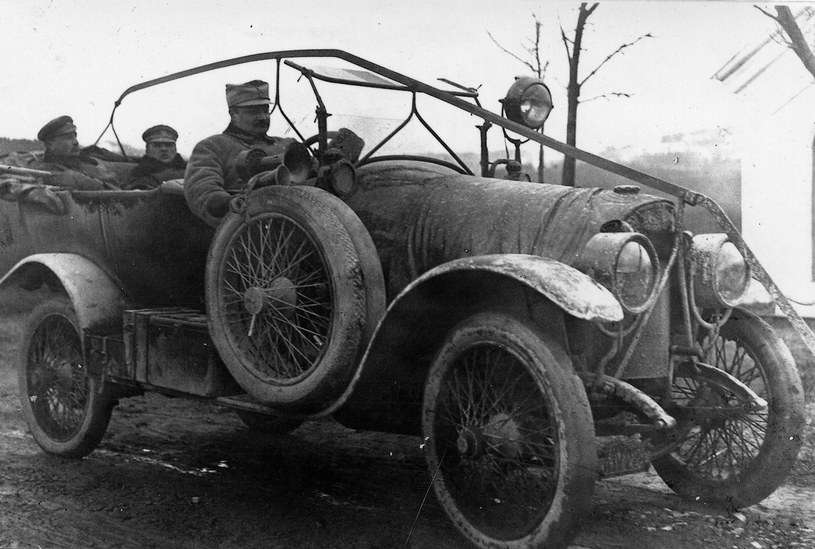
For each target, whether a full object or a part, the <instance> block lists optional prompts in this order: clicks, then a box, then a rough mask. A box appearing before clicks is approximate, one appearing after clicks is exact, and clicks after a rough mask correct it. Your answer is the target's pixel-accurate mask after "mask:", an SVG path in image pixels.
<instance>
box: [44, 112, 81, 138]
mask: <svg viewBox="0 0 815 549" xmlns="http://www.w3.org/2000/svg"><path fill="white" fill-rule="evenodd" d="M75 131H76V126H74V120H73V118H71V117H70V116H60V117H59V118H54V119H53V120H51V121H50V122H49V123H47V124H46V125H45V126H43V127H42V129H41V130H40V131H39V132H37V139H39V140H40V141H51V140H52V139H54V138H55V137H57V136H60V135H65V134H68V133H73V132H75Z"/></svg>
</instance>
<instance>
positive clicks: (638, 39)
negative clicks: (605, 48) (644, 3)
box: [580, 32, 653, 86]
mask: <svg viewBox="0 0 815 549" xmlns="http://www.w3.org/2000/svg"><path fill="white" fill-rule="evenodd" d="M645 38H653V35H652V34H651V33H650V32H649V33H646V34H643V35H642V36H640V37H639V38H637V39H636V40H634V41H633V42H628V43H627V44H623V45H621V46H620V47H619V48H617V49H616V50H614V51H613V52H611V53H610V54H608V55H607V56H606V58H605V59H603V60H602V61H601V62H600V64H599V65H597V66H596V67H595V68H594V70H593V71H591V72H590V73H589V74H588V75H587V76H586V78H584V79H583V80H581V81H580V85H581V86H582V85H583V84H585V83H586V82H587V81H588V79H589V78H591V77H592V76H594V75H595V74H597V71H599V70H600V69H601V68H602V67H603V65H605V64H606V63H608V62H609V61H611V59H612V58H613V57H614V56H616V55H618V54H619V55H624V52H623V50H625V49H626V48H630V47H631V46H633V45H634V44H636V43H637V42H639V41H640V40H643V39H645Z"/></svg>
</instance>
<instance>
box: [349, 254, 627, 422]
mask: <svg viewBox="0 0 815 549" xmlns="http://www.w3.org/2000/svg"><path fill="white" fill-rule="evenodd" d="M483 310H493V311H504V312H506V313H508V314H512V315H513V316H516V317H517V318H520V319H524V320H529V321H532V322H534V323H535V324H536V325H537V326H538V327H539V329H541V330H542V331H543V332H544V333H546V334H547V335H548V336H550V337H552V338H553V340H556V341H558V342H559V343H560V344H561V345H562V346H563V348H564V349H568V348H569V347H568V341H567V338H566V330H565V325H564V318H565V316H566V315H571V316H574V317H576V318H579V319H583V320H586V321H591V322H611V321H618V320H621V319H622V318H623V311H622V308H621V307H620V304H619V303H618V302H617V300H616V299H615V298H614V296H613V295H612V294H611V292H609V291H608V290H607V289H605V288H604V287H602V286H600V285H599V284H598V283H596V282H595V281H594V280H592V279H591V278H590V277H589V276H587V275H585V274H583V273H581V272H580V271H578V270H576V269H574V268H573V267H569V266H568V265H565V264H563V263H560V262H557V261H554V260H551V259H546V258H541V257H538V256H531V255H523V254H501V255H485V256H478V257H470V258H462V259H458V260H455V261H451V262H449V263H445V264H443V265H439V266H438V267H436V268H434V269H431V270H430V271H428V272H426V273H425V274H423V275H422V276H421V277H419V278H417V279H416V280H415V281H413V282H412V283H411V284H410V285H408V286H407V287H406V288H405V289H404V290H403V291H402V292H401V293H400V294H399V295H398V296H397V297H396V299H394V301H393V302H392V303H391V305H390V307H388V311H387V313H386V314H385V317H384V318H383V320H382V322H380V324H379V326H378V327H377V330H376V332H375V334H374V337H373V340H372V341H371V344H370V345H369V347H368V350H367V352H366V353H365V356H364V358H363V361H362V364H361V365H360V367H359V369H358V370H357V374H356V377H355V378H354V381H353V382H352V384H351V386H350V387H349V389H348V391H347V392H346V394H345V395H344V396H343V398H342V399H341V400H340V401H339V402H338V403H337V404H338V405H339V404H343V405H344V406H343V408H342V409H341V410H340V411H339V412H338V413H337V414H335V415H336V417H337V419H339V420H340V421H341V422H343V423H345V424H346V425H348V426H354V427H358V428H363V427H364V428H375V429H378V430H383V431H393V432H407V433H417V432H418V431H417V429H418V428H419V423H418V418H419V411H420V410H421V400H422V392H423V388H424V380H425V377H426V374H427V369H428V367H429V365H430V362H431V361H432V358H433V355H434V354H435V352H436V350H437V349H438V348H439V346H440V345H441V343H442V341H443V340H444V337H445V336H446V334H447V333H448V332H449V330H450V329H452V328H453V327H454V326H455V325H456V324H457V323H458V322H460V321H462V320H463V319H465V318H467V317H469V316H470V315H472V314H474V313H476V312H479V311H483Z"/></svg>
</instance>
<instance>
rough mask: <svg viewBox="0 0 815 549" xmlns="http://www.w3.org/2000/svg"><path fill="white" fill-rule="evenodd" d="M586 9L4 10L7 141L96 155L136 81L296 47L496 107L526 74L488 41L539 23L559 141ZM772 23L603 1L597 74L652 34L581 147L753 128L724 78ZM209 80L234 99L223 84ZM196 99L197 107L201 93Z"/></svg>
mask: <svg viewBox="0 0 815 549" xmlns="http://www.w3.org/2000/svg"><path fill="white" fill-rule="evenodd" d="M577 6H578V4H577V3H576V2H566V1H546V2H540V1H528V0H498V1H493V0H449V1H438V0H411V1H409V2H408V1H398V2H397V1H387V0H379V1H374V0H346V1H344V2H335V1H326V0H310V1H308V2H302V1H288V0H278V1H272V0H196V1H194V2H193V1H189V2H182V1H175V0H165V1H158V0H140V1H138V2H135V1H126V0H118V1H115V2H114V1H110V0H59V1H57V0H50V1H47V0H3V23H2V26H3V29H2V32H0V51H1V52H3V61H2V63H3V69H4V70H3V76H2V79H0V99H2V101H0V136H4V137H12V138H30V139H34V138H35V136H36V133H37V131H38V129H39V128H40V127H41V126H42V125H43V124H44V123H45V122H47V121H48V120H51V119H52V118H55V117H57V116H59V115H62V114H69V115H71V116H72V117H73V118H74V120H75V122H76V124H77V125H78V127H79V141H80V143H81V144H83V145H87V144H90V143H92V142H93V141H94V140H95V139H96V138H97V137H98V135H99V134H100V133H101V131H102V130H103V129H104V127H105V125H106V124H107V120H108V118H109V116H110V112H111V109H112V107H113V103H114V101H115V100H116V98H118V97H119V95H120V94H121V93H122V92H123V91H124V90H125V89H126V88H128V87H129V86H131V85H133V84H136V83H138V82H141V81H144V80H147V79H151V78H156V77H160V76H164V75H166V74H169V73H172V72H175V71H179V70H183V69H186V68H190V67H194V66H198V65H202V64H205V63H209V62H213V61H218V60H222V59H227V58H231V57H235V56H240V55H246V54H252V53H257V52H264V51H272V50H278V49H295V48H319V47H327V48H338V49H343V50H346V51H348V52H350V53H353V54H355V55H358V56H361V57H364V58H367V59H369V60H371V61H374V62H376V63H378V64H380V65H384V66H386V67H389V68H392V69H393V70H396V71H398V72H401V73H403V74H407V75H410V76H413V77H416V78H418V79H420V80H424V81H426V82H429V83H433V82H434V81H435V80H436V79H437V78H439V77H445V78H449V79H451V80H454V81H456V82H460V83H462V84H466V85H471V86H480V90H481V102H482V104H483V105H484V106H485V107H487V108H490V109H494V110H498V109H499V108H500V107H499V105H498V99H499V98H501V97H502V96H503V94H504V92H505V91H506V89H507V87H508V85H509V84H510V83H511V82H512V79H513V77H514V76H516V75H520V74H527V73H528V69H526V67H524V66H523V65H522V64H521V63H519V62H518V61H516V60H515V59H513V58H512V57H511V56H509V55H507V54H506V53H505V52H503V51H501V49H500V48H499V47H498V46H497V45H496V44H495V42H494V41H493V40H492V39H491V38H490V34H491V35H492V37H493V38H494V39H495V40H496V41H498V42H499V43H500V44H501V45H502V46H503V47H505V48H506V49H509V50H511V51H513V52H516V53H517V55H519V56H522V57H526V56H527V55H526V54H525V53H524V51H523V47H524V46H525V45H526V44H528V41H529V39H530V38H531V37H532V36H533V32H534V24H533V14H534V15H536V16H537V17H538V18H539V19H540V20H541V21H542V23H543V28H542V33H543V34H542V37H543V38H542V45H543V51H544V52H545V57H546V58H547V59H549V60H550V65H549V68H548V70H547V79H546V80H547V82H548V84H549V86H550V88H551V89H552V92H553V95H554V101H555V109H554V111H553V113H552V115H551V117H550V119H549V121H547V124H546V128H545V131H546V133H547V134H548V135H550V136H551V137H554V138H556V139H561V140H562V139H563V138H564V135H565V114H566V109H565V103H566V99H565V84H566V80H567V71H566V65H565V53H564V47H563V44H562V42H561V41H560V26H561V25H562V26H563V28H564V29H565V30H566V31H567V32H568V33H571V32H572V30H573V28H574V23H575V20H576V15H577ZM774 29H775V25H774V23H773V22H772V21H771V20H769V19H768V18H767V17H766V16H764V15H762V14H761V13H760V12H759V11H758V10H757V9H756V8H755V7H753V5H752V4H751V3H748V2H713V3H708V2H663V1H660V2H653V1H639V2H623V1H611V2H604V3H601V4H600V7H599V8H598V9H597V10H596V11H595V12H594V14H593V15H592V16H591V18H590V19H589V25H588V27H587V29H586V34H585V38H584V46H585V51H584V52H583V64H582V67H583V69H582V70H583V74H584V75H585V74H586V72H585V71H588V70H589V69H591V68H594V67H595V66H597V64H598V63H600V62H601V61H602V60H603V59H604V58H605V57H606V56H607V55H608V54H610V53H611V52H613V51H614V50H615V49H616V48H617V47H619V46H620V45H622V44H624V43H628V42H632V41H633V40H635V39H636V38H637V37H639V36H642V35H644V34H646V33H650V34H651V35H652V36H653V37H652V38H648V39H644V40H642V41H640V42H639V43H637V44H636V45H635V46H633V47H631V48H628V49H626V50H625V54H624V55H620V56H616V57H615V58H614V59H613V60H612V61H611V62H609V63H608V64H606V65H605V66H604V67H603V68H602V69H601V70H600V71H599V72H598V73H597V74H596V76H594V77H593V78H592V79H591V80H590V81H589V82H588V83H587V85H586V86H585V87H584V89H583V96H584V98H589V97H593V96H598V95H602V94H610V93H615V92H619V93H627V94H632V97H631V98H628V99H596V100H593V101H589V102H587V103H585V104H583V105H582V106H581V107H580V111H579V122H578V124H579V126H578V146H580V147H581V148H585V149H587V150H590V151H593V152H598V153H599V152H601V151H603V150H604V149H606V148H607V147H621V146H628V145H638V144H642V143H647V142H653V141H658V140H659V139H660V138H661V136H663V135H666V134H674V133H679V132H687V131H693V130H695V129H702V128H704V129H710V130H716V129H718V128H726V127H729V126H732V125H733V124H738V123H740V121H741V119H742V118H743V116H744V112H743V109H741V107H739V106H738V102H737V101H734V99H733V96H732V95H731V94H730V93H729V92H728V91H727V90H725V89H724V88H723V87H722V85H721V84H719V83H718V82H716V81H714V80H712V79H711V76H712V74H713V73H714V72H715V71H716V70H717V69H718V68H719V67H720V66H721V65H723V64H724V63H725V62H726V61H727V60H728V59H729V58H730V57H731V56H732V55H734V54H735V53H736V52H738V51H739V50H741V49H743V48H745V47H748V46H750V45H751V44H755V43H757V42H760V41H761V40H763V39H764V38H766V36H767V35H768V34H769V33H770V32H772V31H773V30H774ZM488 33H489V34H488ZM801 70H803V68H802V69H801ZM212 86H214V87H216V88H217V87H220V90H223V87H222V84H220V83H212ZM185 93H189V94H190V96H189V97H185V98H184V99H185V100H187V101H189V102H190V103H191V104H195V102H196V97H195V93H194V92H193V93H190V92H185ZM204 108H205V106H204V104H203V103H202V111H203V110H204ZM219 108H223V110H222V111H221V112H216V113H206V114H207V115H209V117H210V118H213V116H214V119H215V120H217V122H216V123H214V124H215V126H217V127H219V128H222V127H223V126H224V125H225V122H226V120H227V119H226V113H225V111H226V109H225V105H223V106H222V107H218V106H214V107H210V106H208V105H206V109H207V110H208V109H216V110H217V109H219ZM202 114H203V113H202ZM202 118H203V117H202ZM143 119H144V123H145V127H146V125H147V124H148V123H150V122H153V120H151V118H150V114H149V112H145V114H144V118H143ZM156 122H157V121H156ZM211 127H214V126H212V124H210V126H208V127H205V126H204V125H203V122H202V126H201V128H197V127H196V128H185V129H184V130H183V132H182V139H180V147H179V149H180V150H181V151H182V153H183V152H185V151H188V150H190V149H191V146H192V143H189V141H194V140H195V139H196V138H202V137H205V136H206V135H208V134H209V133H213V132H212V131H211ZM137 135H138V134H137ZM126 139H133V137H132V136H127V137H126ZM135 139H138V137H135ZM183 141H186V143H182V142H183ZM138 144H139V145H140V144H141V143H138Z"/></svg>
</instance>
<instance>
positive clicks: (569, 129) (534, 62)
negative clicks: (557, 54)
mask: <svg viewBox="0 0 815 549" xmlns="http://www.w3.org/2000/svg"><path fill="white" fill-rule="evenodd" d="M598 6H599V4H597V3H594V4H592V5H590V6H589V5H588V4H586V3H582V4H580V9H579V11H578V14H577V23H576V25H575V30H574V35H573V36H572V37H569V36H567V35H566V31H565V30H564V29H563V26H562V25H561V27H560V37H561V40H562V42H563V45H564V47H565V48H566V59H567V60H568V62H569V83H568V85H567V86H566V96H567V113H566V143H567V144H569V145H572V146H575V145H576V143H577V107H578V105H579V104H580V103H586V102H588V101H592V100H594V99H600V98H609V97H630V94H627V93H621V92H613V93H606V94H602V95H598V96H595V97H592V98H590V99H586V100H581V99H580V93H581V91H582V88H583V86H584V85H585V84H586V82H588V81H589V80H590V79H591V78H592V77H593V76H594V75H596V74H597V73H598V71H599V70H600V69H601V68H602V67H603V66H605V65H606V64H607V63H608V62H609V61H611V60H612V59H613V58H614V57H616V56H617V55H621V54H623V53H625V50H626V49H627V48H630V47H631V46H633V45H634V44H636V43H637V42H639V41H640V40H642V39H644V38H651V34H650V33H649V34H644V35H642V36H640V37H639V38H637V39H636V40H634V41H632V42H628V43H626V44H623V45H621V46H620V47H618V48H617V49H616V50H614V51H613V52H612V53H610V54H609V55H608V56H606V58H605V59H603V60H602V61H601V62H600V63H599V64H598V65H597V66H596V67H595V68H594V69H593V70H591V71H590V72H589V73H588V75H587V76H585V77H584V78H582V79H581V78H580V71H579V68H580V54H581V52H582V51H583V33H584V30H585V28H586V22H587V21H588V19H589V16H591V14H592V13H594V10H596V9H597V7H598ZM533 18H534V21H535V38H534V40H533V41H532V43H531V45H528V46H526V47H525V48H524V49H525V51H526V54H527V56H525V57H521V56H519V55H516V54H515V53H513V52H511V51H510V50H508V49H507V48H505V47H504V46H502V45H501V44H500V43H498V41H497V40H495V38H493V36H492V35H491V34H489V32H488V33H487V34H488V35H489V37H490V38H491V39H492V41H493V42H495V44H496V45H497V46H498V47H499V48H501V50H503V51H504V52H505V53H507V54H509V55H510V56H512V57H514V58H515V59H516V60H518V61H520V62H521V63H523V64H524V65H526V66H527V67H528V68H529V69H530V71H531V72H532V73H533V74H535V76H537V77H538V78H541V79H542V78H543V77H544V76H545V73H546V69H547V67H548V66H549V61H546V62H543V60H542V59H541V49H540V40H541V30H542V24H541V21H540V19H538V17H537V16H536V15H534V14H533ZM539 160H540V162H539V166H538V180H539V181H543V147H541V151H540V155H539ZM574 182H575V159H574V158H573V157H570V156H566V157H565V158H564V159H563V174H562V177H561V183H562V184H563V185H567V186H570V187H573V186H574Z"/></svg>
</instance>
